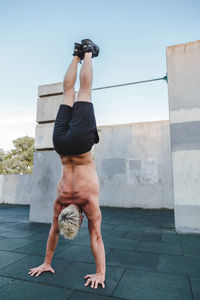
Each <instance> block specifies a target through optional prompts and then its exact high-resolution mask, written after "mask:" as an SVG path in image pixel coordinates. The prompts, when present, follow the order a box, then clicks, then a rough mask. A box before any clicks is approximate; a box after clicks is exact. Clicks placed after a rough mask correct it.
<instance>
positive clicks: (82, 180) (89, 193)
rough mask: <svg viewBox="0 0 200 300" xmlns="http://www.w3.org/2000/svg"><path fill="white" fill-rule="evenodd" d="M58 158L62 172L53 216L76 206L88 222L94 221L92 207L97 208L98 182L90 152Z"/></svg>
mask: <svg viewBox="0 0 200 300" xmlns="http://www.w3.org/2000/svg"><path fill="white" fill-rule="evenodd" d="M60 158H61V161H62V166H63V172H62V176H61V178H60V180H59V182H58V184H57V198H56V200H55V204H54V213H55V216H57V215H59V214H60V212H61V210H62V209H63V208H65V207H66V206H68V205H69V204H76V205H77V206H78V207H79V208H80V211H81V212H84V213H85V215H86V217H87V219H88V220H95V218H96V217H97V216H95V211H94V207H96V208H98V206H99V204H98V197H99V180H98V176H97V173H96V168H95V164H94V160H93V158H92V154H91V151H89V152H87V153H84V154H80V155H76V156H64V155H60ZM97 212H98V211H97Z"/></svg>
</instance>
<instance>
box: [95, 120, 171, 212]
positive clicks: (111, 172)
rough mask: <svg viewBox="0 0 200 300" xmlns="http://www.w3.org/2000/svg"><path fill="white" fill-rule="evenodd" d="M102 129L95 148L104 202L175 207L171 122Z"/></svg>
mask: <svg viewBox="0 0 200 300" xmlns="http://www.w3.org/2000/svg"><path fill="white" fill-rule="evenodd" d="M100 128H101V131H100V133H99V135H100V143H99V144H97V145H95V151H94V153H95V162H96V167H97V172H98V175H99V179H100V186H101V192H100V204H101V205H106V206H107V205H108V206H119V207H142V208H173V207H174V203H173V188H172V167H171V154H170V141H169V122H168V121H155V122H144V123H132V124H124V125H116V126H103V127H100Z"/></svg>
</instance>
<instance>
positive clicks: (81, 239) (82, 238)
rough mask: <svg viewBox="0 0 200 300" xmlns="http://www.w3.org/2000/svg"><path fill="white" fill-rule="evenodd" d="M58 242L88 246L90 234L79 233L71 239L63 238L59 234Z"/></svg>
mask: <svg viewBox="0 0 200 300" xmlns="http://www.w3.org/2000/svg"><path fill="white" fill-rule="evenodd" d="M59 243H61V244H67V245H69V246H73V245H82V246H90V236H89V234H88V235H79V234H78V236H77V237H75V238H74V239H73V240H69V239H65V238H64V237H63V236H61V235H60V236H59Z"/></svg>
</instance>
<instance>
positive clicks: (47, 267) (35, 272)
mask: <svg viewBox="0 0 200 300" xmlns="http://www.w3.org/2000/svg"><path fill="white" fill-rule="evenodd" d="M47 271H50V272H51V273H55V271H54V269H53V268H52V267H51V265H49V264H46V263H43V264H42V265H40V266H38V267H36V268H32V269H29V273H28V274H30V275H31V276H34V275H36V277H38V276H39V275H40V274H41V273H43V272H47Z"/></svg>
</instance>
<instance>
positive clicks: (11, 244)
mask: <svg viewBox="0 0 200 300" xmlns="http://www.w3.org/2000/svg"><path fill="white" fill-rule="evenodd" d="M31 242H32V241H31V240H27V239H18V238H4V239H3V240H0V250H8V251H12V250H15V249H17V248H19V247H22V246H24V245H27V244H30V243H31Z"/></svg>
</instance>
